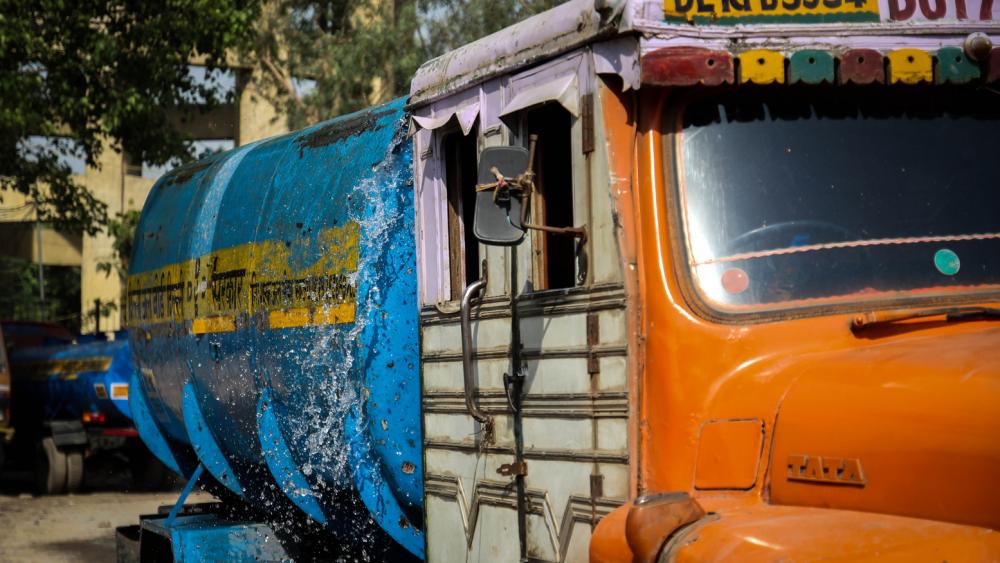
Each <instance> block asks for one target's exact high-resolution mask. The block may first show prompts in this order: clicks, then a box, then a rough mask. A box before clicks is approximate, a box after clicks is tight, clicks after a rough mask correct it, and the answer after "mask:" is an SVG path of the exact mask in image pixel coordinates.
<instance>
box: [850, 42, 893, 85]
mask: <svg viewBox="0 0 1000 563" xmlns="http://www.w3.org/2000/svg"><path fill="white" fill-rule="evenodd" d="M839 78H840V83H841V84H849V83H854V84H871V83H873V82H876V83H878V84H885V64H884V63H883V61H882V53H879V52H878V51H876V50H874V49H851V50H850V51H847V52H846V53H844V54H843V56H841V57H840V77H839Z"/></svg>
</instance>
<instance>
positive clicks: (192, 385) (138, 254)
mask: <svg viewBox="0 0 1000 563" xmlns="http://www.w3.org/2000/svg"><path fill="white" fill-rule="evenodd" d="M403 106H404V100H396V101H394V102H390V103H389V104H386V105H384V106H381V107H376V108H371V109H368V110H365V111H362V112H359V113H355V114H352V115H348V116H344V117H341V118H337V119H334V120H332V121H328V122H325V123H322V124H319V125H317V126H314V127H311V128H309V129H306V130H303V131H299V132H295V133H291V134H289V135H285V136H282V137H277V138H273V139H268V140H264V141H261V142H257V143H254V144H251V145H246V146H243V147H240V148H237V149H235V150H232V151H229V152H226V153H222V154H217V155H214V156H211V157H208V158H205V159H203V160H201V161H198V162H196V163H193V164H190V165H186V166H183V167H181V168H178V169H176V170H174V171H172V172H170V173H168V174H167V175H165V176H164V177H163V178H161V179H160V180H159V181H158V182H157V184H156V185H155V186H154V188H153V190H152V192H151V193H150V195H149V198H148V200H147V202H146V206H145V208H144V209H143V213H142V218H141V220H140V222H139V226H138V229H137V231H136V235H135V250H134V253H133V256H132V260H131V269H130V273H129V279H128V287H127V301H126V307H127V310H126V317H127V325H128V327H129V333H130V336H131V338H132V342H133V353H134V356H135V361H136V363H137V365H138V367H139V371H140V373H141V376H139V377H138V381H137V384H136V385H135V387H137V388H136V389H134V390H133V409H134V410H135V411H136V412H139V413H140V414H138V415H136V417H137V418H136V426H137V428H138V429H139V432H140V435H141V436H142V437H143V439H144V440H145V441H146V443H147V444H148V445H149V446H150V448H151V450H152V451H154V453H157V455H159V456H160V457H161V459H163V461H164V462H165V463H167V465H168V466H173V467H175V468H176V469H178V470H179V471H180V472H182V473H186V474H188V475H190V474H191V472H193V471H194V470H195V468H196V467H197V466H198V465H201V466H203V467H204V469H205V470H207V471H208V473H210V474H211V476H212V477H214V479H215V480H216V481H217V485H218V486H220V487H225V489H228V491H229V493H231V495H235V496H237V497H239V498H240V499H241V500H242V501H243V502H245V503H247V504H248V505H250V506H251V507H256V508H259V509H261V510H262V511H265V512H267V511H271V512H273V511H274V507H275V506H278V505H280V503H278V504H273V503H274V501H275V499H274V497H273V493H272V492H271V491H274V490H276V489H278V490H280V491H282V493H283V494H284V495H285V496H286V497H287V500H284V499H282V500H283V501H284V502H286V503H287V504H288V505H289V506H293V507H294V509H293V512H295V516H302V515H305V516H308V517H309V518H310V519H312V520H314V521H316V522H318V523H320V524H321V525H322V526H323V527H324V529H325V530H326V533H329V534H330V535H331V537H333V538H336V539H337V541H358V539H359V538H362V539H361V541H362V543H363V541H364V538H374V537H375V536H376V535H379V534H381V532H374V531H373V530H377V528H373V526H372V523H371V522H372V521H374V523H376V524H377V525H378V526H379V527H381V528H382V529H383V530H384V531H385V532H386V533H388V534H389V536H390V537H392V538H393V539H394V540H395V542H397V543H398V544H399V545H401V546H402V547H404V548H405V549H406V550H408V551H409V552H411V553H412V554H414V555H416V556H418V557H422V556H423V551H424V540H423V535H422V532H421V529H420V528H421V522H422V514H423V490H422V477H421V465H422V464H421V461H422V458H421V449H420V447H421V431H420V417H419V408H420V388H419V365H418V363H419V332H418V325H417V316H418V308H417V303H416V273H415V243H414V229H413V187H412V173H411V171H410V165H411V150H410V148H409V147H410V144H409V143H407V142H406V141H407V139H406V131H407V129H406V127H407V121H406V115H405V113H404V109H403ZM289 501H290V502H289ZM359 507H360V508H361V509H362V510H361V514H362V516H366V515H365V512H367V515H370V518H367V517H360V518H359V517H358V512H359V511H358V508H359Z"/></svg>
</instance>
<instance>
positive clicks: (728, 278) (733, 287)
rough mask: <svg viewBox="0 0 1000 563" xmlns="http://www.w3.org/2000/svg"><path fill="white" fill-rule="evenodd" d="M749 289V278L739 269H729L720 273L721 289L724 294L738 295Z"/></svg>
mask: <svg viewBox="0 0 1000 563" xmlns="http://www.w3.org/2000/svg"><path fill="white" fill-rule="evenodd" d="M748 287H750V276H748V275H747V273H746V272H744V271H743V270H741V269H740V268H729V269H728V270H726V271H725V272H723V273H722V289H725V290H726V293H729V294H732V295H739V294H740V293H743V292H744V291H746V290H747V288H748Z"/></svg>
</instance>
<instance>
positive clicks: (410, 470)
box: [403, 461, 416, 475]
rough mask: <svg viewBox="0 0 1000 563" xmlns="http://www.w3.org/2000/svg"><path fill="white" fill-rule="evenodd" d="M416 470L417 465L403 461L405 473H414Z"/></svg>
mask: <svg viewBox="0 0 1000 563" xmlns="http://www.w3.org/2000/svg"><path fill="white" fill-rule="evenodd" d="M414 470H416V466H414V465H413V464H412V463H410V462H408V461H404V462H403V473H406V474H407V475H413V471H414Z"/></svg>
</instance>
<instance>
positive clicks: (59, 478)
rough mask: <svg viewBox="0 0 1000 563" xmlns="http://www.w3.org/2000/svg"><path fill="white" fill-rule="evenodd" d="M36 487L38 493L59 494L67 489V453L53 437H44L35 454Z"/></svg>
mask: <svg viewBox="0 0 1000 563" xmlns="http://www.w3.org/2000/svg"><path fill="white" fill-rule="evenodd" d="M35 488H36V489H37V491H38V494H42V495H58V494H62V493H63V492H64V491H65V490H66V454H64V453H62V452H61V451H59V448H57V447H56V443H55V442H54V441H53V440H52V438H42V441H41V442H39V443H38V446H37V448H36V454H35Z"/></svg>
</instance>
